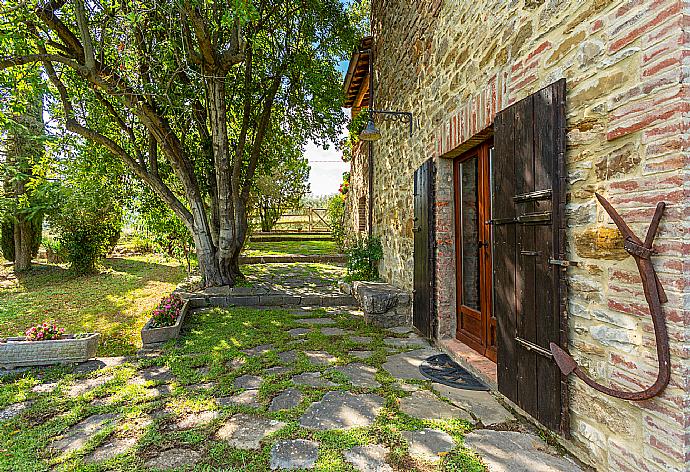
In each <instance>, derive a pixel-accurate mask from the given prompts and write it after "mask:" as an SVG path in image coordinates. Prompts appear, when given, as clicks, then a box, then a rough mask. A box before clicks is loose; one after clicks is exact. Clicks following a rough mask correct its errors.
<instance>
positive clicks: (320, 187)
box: [304, 61, 350, 195]
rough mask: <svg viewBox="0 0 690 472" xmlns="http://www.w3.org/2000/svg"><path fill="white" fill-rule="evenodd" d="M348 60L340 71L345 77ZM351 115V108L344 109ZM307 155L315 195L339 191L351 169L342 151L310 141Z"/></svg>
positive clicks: (341, 66) (310, 179) (306, 151)
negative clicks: (325, 148)
mask: <svg viewBox="0 0 690 472" xmlns="http://www.w3.org/2000/svg"><path fill="white" fill-rule="evenodd" d="M347 66H348V61H344V62H341V63H340V67H339V69H340V71H341V72H342V74H343V77H345V71H346V69H347ZM343 111H345V112H346V114H347V116H349V112H350V110H343ZM345 132H346V130H345V128H343V131H342V133H341V138H344V137H345ZM304 155H305V157H306V158H307V159H308V160H309V164H310V165H311V172H310V173H309V186H310V188H311V193H312V194H313V195H332V194H334V193H336V192H337V191H338V188H339V187H340V183H341V182H342V181H343V172H347V171H349V170H350V163H349V162H343V160H342V159H341V157H342V152H341V151H337V150H336V149H335V146H334V145H333V144H331V146H329V149H328V150H324V149H322V148H320V147H319V146H316V145H315V144H314V143H311V142H310V143H308V144H307V147H306V150H305V153H304Z"/></svg>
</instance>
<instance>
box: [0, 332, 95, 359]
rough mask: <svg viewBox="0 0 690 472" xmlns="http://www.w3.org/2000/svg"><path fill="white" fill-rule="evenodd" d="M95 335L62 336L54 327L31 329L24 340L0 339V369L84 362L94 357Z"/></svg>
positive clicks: (63, 333) (15, 338) (21, 338)
mask: <svg viewBox="0 0 690 472" xmlns="http://www.w3.org/2000/svg"><path fill="white" fill-rule="evenodd" d="M99 337H100V334H98V333H83V334H65V329H64V328H60V327H58V325H57V323H55V322H50V321H45V322H44V323H42V324H38V325H36V326H31V327H30V328H28V329H27V330H26V332H25V333H24V336H20V337H11V338H6V339H0V367H1V368H3V369H13V368H15V367H28V366H37V365H52V364H71V363H75V362H86V361H88V360H89V359H91V358H92V357H95V356H96V349H97V348H98V339H99Z"/></svg>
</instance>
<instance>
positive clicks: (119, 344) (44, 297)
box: [0, 258, 184, 355]
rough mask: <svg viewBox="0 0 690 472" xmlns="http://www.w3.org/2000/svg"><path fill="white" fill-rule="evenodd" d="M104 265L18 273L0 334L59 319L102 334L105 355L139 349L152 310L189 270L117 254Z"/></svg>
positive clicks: (0, 308) (0, 294)
mask: <svg viewBox="0 0 690 472" xmlns="http://www.w3.org/2000/svg"><path fill="white" fill-rule="evenodd" d="M104 265H105V270H102V271H101V272H99V273H97V274H91V275H85V276H76V275H74V274H73V273H71V272H70V271H69V270H67V269H65V268H64V267H61V266H57V265H50V264H37V265H36V266H35V268H34V269H32V270H31V271H28V272H26V273H21V274H17V279H18V284H17V286H16V287H15V288H13V289H10V290H3V289H0V298H2V299H3V303H2V304H0V336H3V335H4V336H7V335H16V334H21V333H22V332H23V331H24V330H25V329H26V328H27V327H28V326H30V325H32V324H35V323H40V322H43V321H45V320H56V321H58V323H59V324H60V325H61V326H63V327H65V329H66V330H67V331H68V332H73V333H74V332H94V331H97V332H100V333H101V335H102V338H101V343H100V346H99V351H98V353H99V355H128V354H132V353H134V352H135V351H136V349H137V346H138V344H139V334H138V333H139V330H140V329H141V327H142V326H143V324H144V323H145V321H146V318H147V317H148V311H149V310H150V309H152V308H153V307H154V306H155V305H156V304H157V302H158V300H159V299H160V298H161V297H162V296H164V295H166V294H167V293H169V292H170V291H172V290H173V289H174V288H175V286H176V285H177V283H179V282H180V281H181V280H182V279H183V278H184V269H183V268H182V267H180V266H179V265H174V264H165V263H160V262H156V261H152V260H146V259H135V258H111V259H107V260H106V261H105V264H104Z"/></svg>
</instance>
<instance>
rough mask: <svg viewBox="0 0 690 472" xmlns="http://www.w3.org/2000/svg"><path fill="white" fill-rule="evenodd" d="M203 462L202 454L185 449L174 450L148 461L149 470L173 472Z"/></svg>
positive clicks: (164, 452)
mask: <svg viewBox="0 0 690 472" xmlns="http://www.w3.org/2000/svg"><path fill="white" fill-rule="evenodd" d="M200 460H201V454H199V453H198V452H196V451H194V450H192V449H184V448H173V449H168V450H166V451H163V452H161V453H160V454H158V455H157V456H155V457H153V458H151V459H149V460H148V461H146V464H145V465H146V468H147V469H159V470H173V469H180V468H182V467H192V466H194V465H196V464H197V463H198V462H199V461H200Z"/></svg>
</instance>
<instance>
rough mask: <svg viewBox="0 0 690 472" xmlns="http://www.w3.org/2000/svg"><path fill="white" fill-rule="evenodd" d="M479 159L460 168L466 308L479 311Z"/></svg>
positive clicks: (463, 164)
mask: <svg viewBox="0 0 690 472" xmlns="http://www.w3.org/2000/svg"><path fill="white" fill-rule="evenodd" d="M478 163H479V159H478V157H477V156H475V157H472V158H470V159H468V160H466V161H464V162H462V163H461V164H460V176H461V181H460V214H461V222H460V225H461V231H462V238H461V239H462V304H463V305H465V306H466V307H468V308H472V309H473V310H477V311H479V310H480V309H481V300H480V297H479V293H480V292H479V290H480V288H479V247H480V246H479V198H478V197H479V195H478V193H477V192H478V189H479V182H478V175H479V172H478V170H479V169H478Z"/></svg>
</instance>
